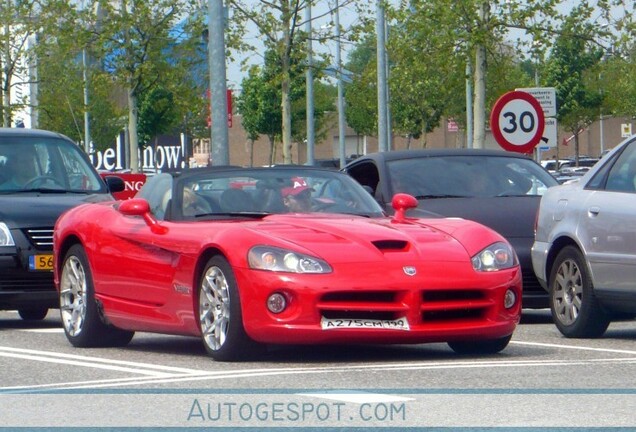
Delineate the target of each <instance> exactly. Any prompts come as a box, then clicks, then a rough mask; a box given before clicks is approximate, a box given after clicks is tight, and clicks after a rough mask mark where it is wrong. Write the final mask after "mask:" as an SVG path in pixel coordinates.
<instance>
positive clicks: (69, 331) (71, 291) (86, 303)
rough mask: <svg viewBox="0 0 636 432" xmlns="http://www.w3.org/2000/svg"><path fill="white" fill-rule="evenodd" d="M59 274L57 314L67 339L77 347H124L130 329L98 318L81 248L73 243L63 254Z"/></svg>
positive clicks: (88, 267)
mask: <svg viewBox="0 0 636 432" xmlns="http://www.w3.org/2000/svg"><path fill="white" fill-rule="evenodd" d="M63 262H64V264H63V267H62V272H61V275H60V315H61V317H62V325H63V326H64V333H65V334H66V338H67V339H68V340H69V342H70V343H71V344H72V345H73V346H75V347H80V348H88V347H113V346H124V345H126V344H128V342H130V340H131V339H132V337H133V336H134V334H135V333H134V332H131V331H127V330H121V329H118V328H116V327H113V326H112V325H110V324H106V323H105V322H103V321H102V318H101V316H100V311H99V309H98V306H97V303H96V302H95V288H94V285H93V276H92V274H91V269H90V266H89V264H88V258H87V256H86V252H85V251H84V248H83V247H82V246H81V245H79V244H76V245H74V246H72V247H71V248H70V249H69V250H68V252H67V253H66V256H65V257H64V261H63Z"/></svg>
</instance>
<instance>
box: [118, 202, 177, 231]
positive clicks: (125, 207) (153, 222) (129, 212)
mask: <svg viewBox="0 0 636 432" xmlns="http://www.w3.org/2000/svg"><path fill="white" fill-rule="evenodd" d="M117 209H118V210H119V212H120V213H121V214H123V215H125V216H141V217H142V218H143V219H144V222H146V224H147V225H148V226H149V227H150V231H152V232H153V233H155V234H165V233H167V232H168V228H166V227H165V226H163V225H161V224H159V221H157V219H156V218H155V217H154V216H153V215H152V213H150V204H148V201H146V200H145V199H143V198H131V199H128V200H125V201H120V202H119V204H118V207H117Z"/></svg>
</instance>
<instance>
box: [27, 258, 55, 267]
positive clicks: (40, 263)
mask: <svg viewBox="0 0 636 432" xmlns="http://www.w3.org/2000/svg"><path fill="white" fill-rule="evenodd" d="M29 270H53V255H52V254H47V255H31V256H30V257H29Z"/></svg>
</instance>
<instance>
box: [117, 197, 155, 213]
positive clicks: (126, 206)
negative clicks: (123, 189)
mask: <svg viewBox="0 0 636 432" xmlns="http://www.w3.org/2000/svg"><path fill="white" fill-rule="evenodd" d="M149 211H150V204H148V201H146V200H145V199H141V198H131V199H129V200H125V201H122V202H121V203H120V204H119V212H120V213H121V214H123V215H126V216H143V215H144V214H146V213H148V212H149Z"/></svg>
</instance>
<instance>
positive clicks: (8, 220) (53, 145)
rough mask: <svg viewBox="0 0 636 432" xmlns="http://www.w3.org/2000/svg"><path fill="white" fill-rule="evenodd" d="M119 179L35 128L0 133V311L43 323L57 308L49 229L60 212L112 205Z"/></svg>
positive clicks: (59, 138)
mask: <svg viewBox="0 0 636 432" xmlns="http://www.w3.org/2000/svg"><path fill="white" fill-rule="evenodd" d="M123 189H124V183H123V181H122V180H121V179H119V178H116V177H113V178H108V179H106V180H105V181H104V180H102V179H101V178H100V176H99V175H98V174H97V172H96V170H95V169H94V168H93V166H92V165H91V163H90V160H89V159H88V156H87V155H86V154H85V153H84V152H83V151H82V149H81V148H79V147H78V146H77V145H76V144H75V143H74V142H73V141H71V140H70V139H69V138H67V137H65V136H63V135H60V134H57V133H52V132H46V131H41V130H34V129H8V128H0V310H2V309H5V310H14V309H17V310H18V312H19V314H20V316H21V317H22V318H23V319H28V320H39V319H43V318H44V317H45V316H46V314H47V311H48V309H49V308H57V307H59V305H58V296H57V293H56V292H55V287H54V285H53V270H52V269H53V226H54V225H55V221H56V220H57V218H58V216H59V215H60V214H61V213H62V212H64V211H65V210H67V209H69V208H71V207H73V206H77V205H79V204H82V203H85V202H96V201H105V200H112V199H113V197H112V195H111V194H110V192H118V191H121V190H123Z"/></svg>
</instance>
